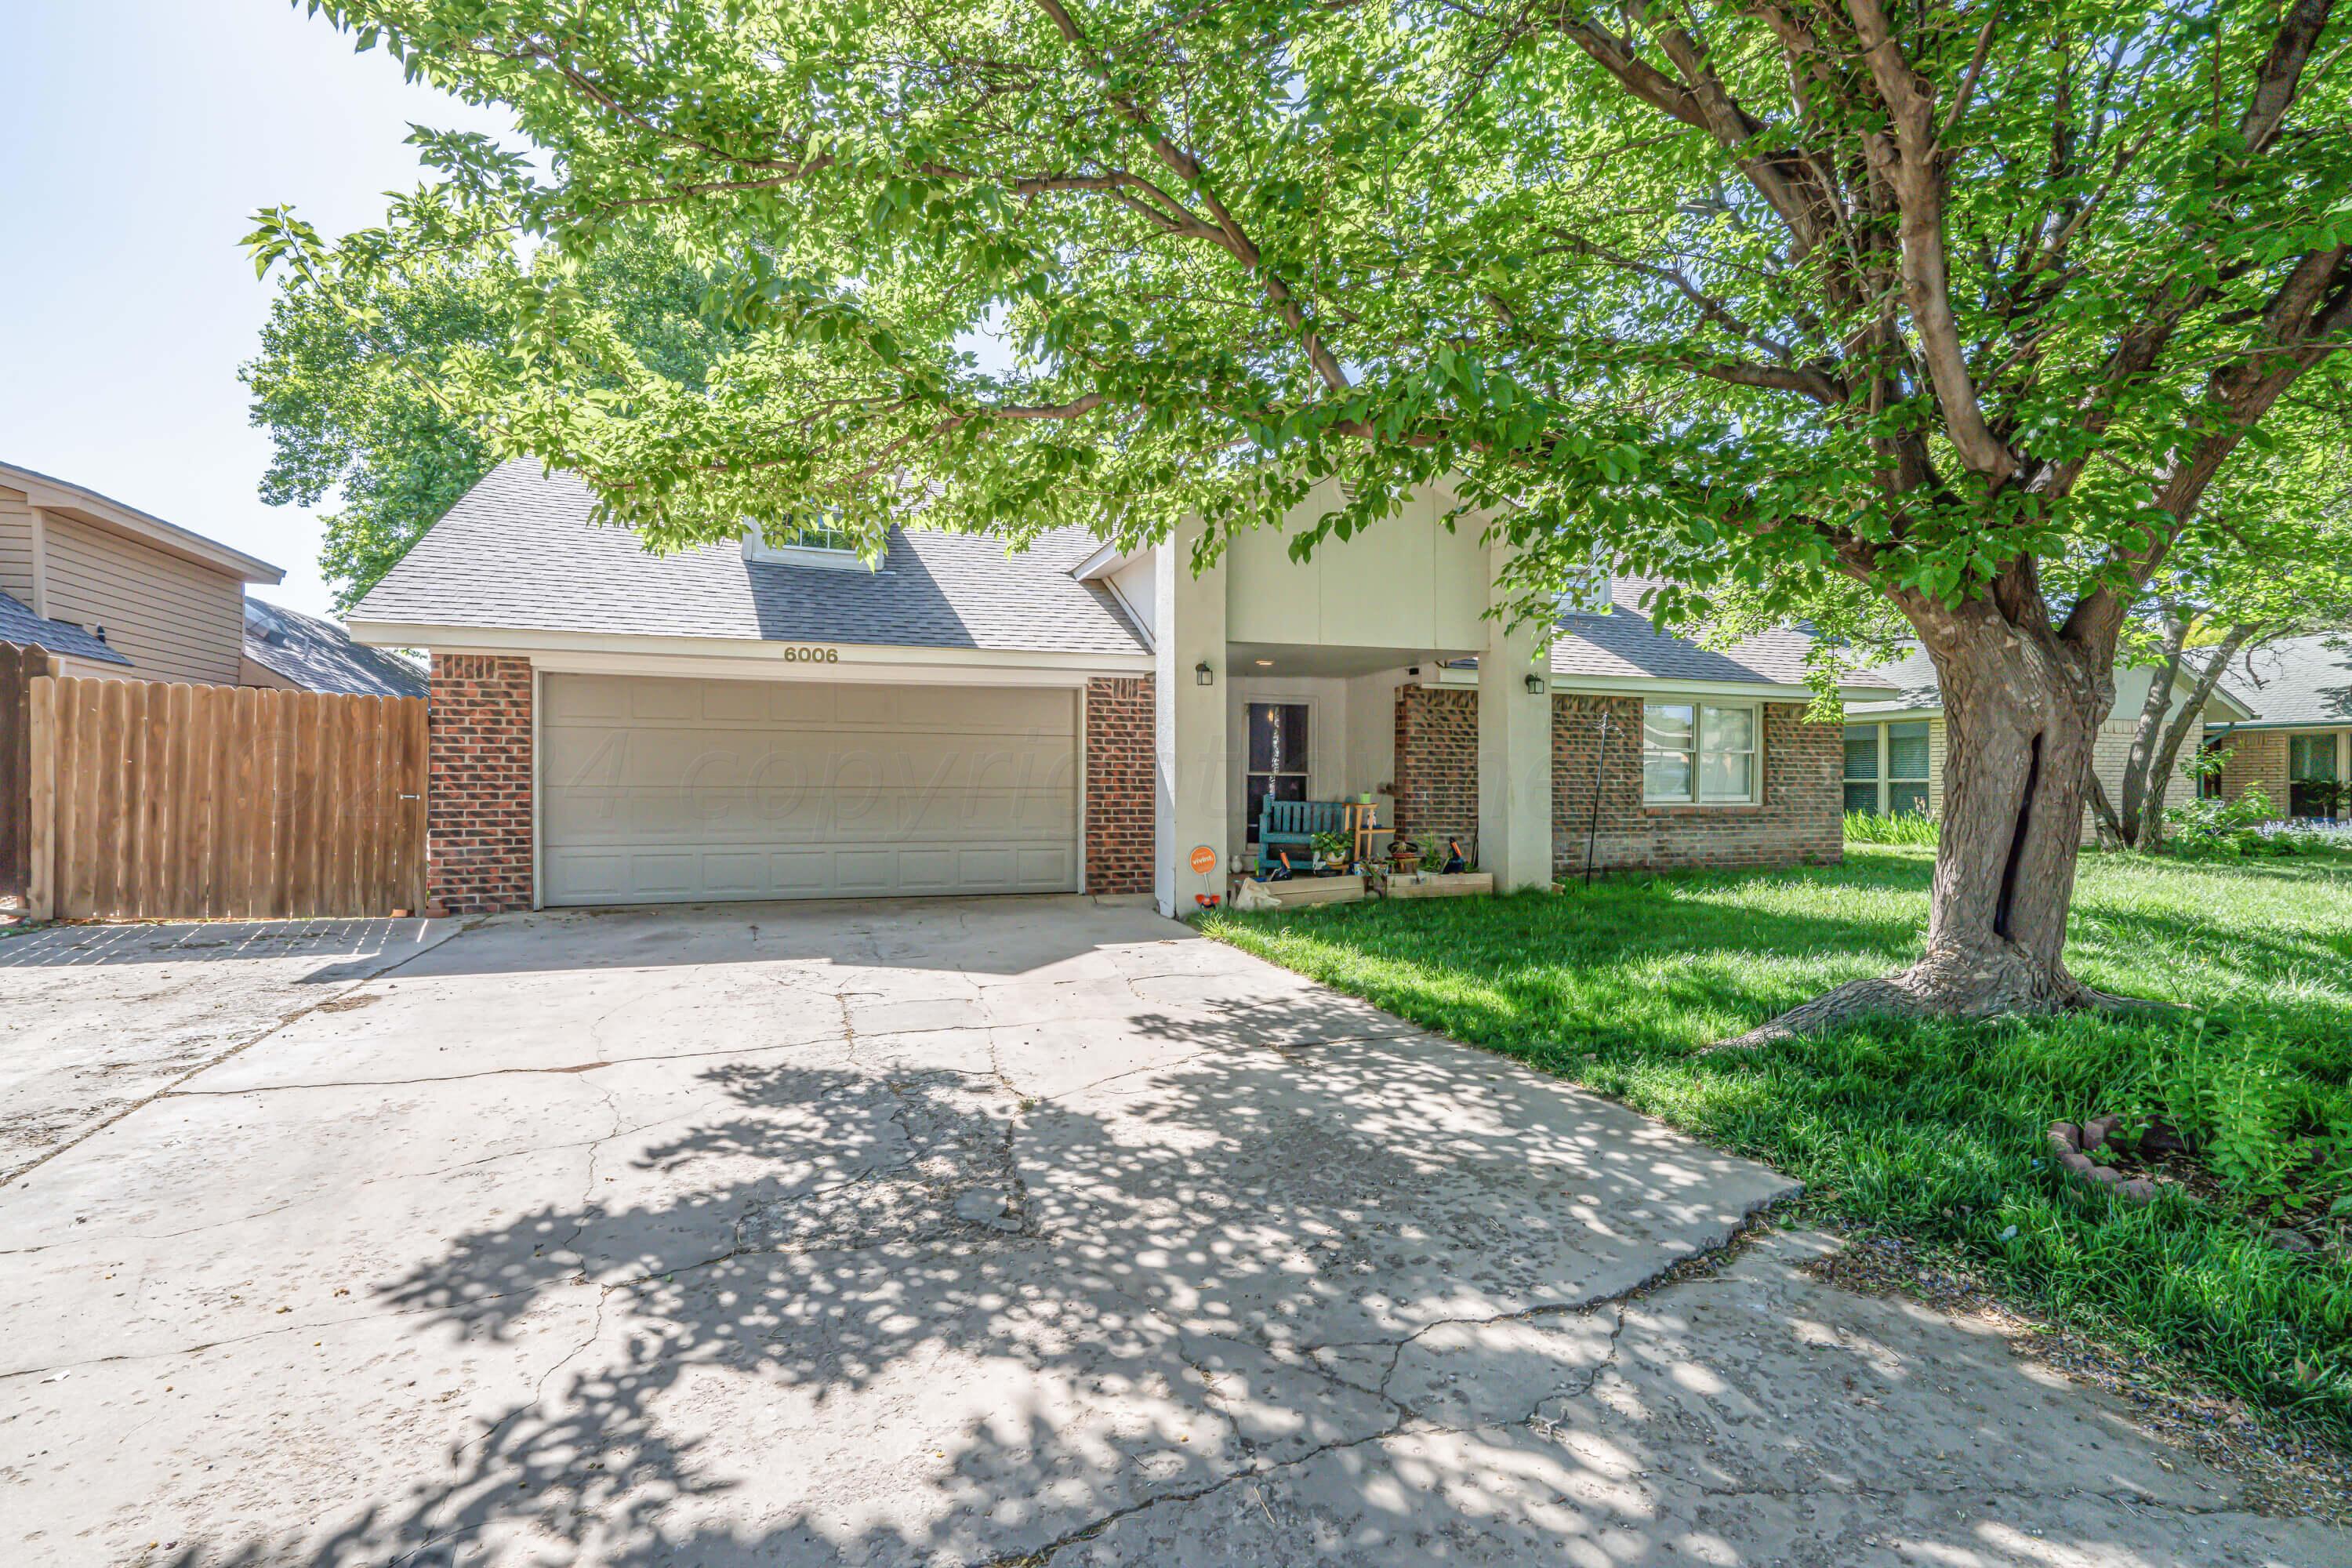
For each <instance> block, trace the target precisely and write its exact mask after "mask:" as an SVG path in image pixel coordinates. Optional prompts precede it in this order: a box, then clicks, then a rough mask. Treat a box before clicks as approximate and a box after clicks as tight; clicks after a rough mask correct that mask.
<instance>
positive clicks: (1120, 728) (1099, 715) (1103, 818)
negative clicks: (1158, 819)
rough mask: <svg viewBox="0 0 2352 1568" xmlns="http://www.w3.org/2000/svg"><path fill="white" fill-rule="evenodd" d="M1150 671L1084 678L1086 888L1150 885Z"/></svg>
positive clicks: (1146, 888) (1141, 889) (1144, 888)
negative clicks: (1133, 676)
mask: <svg viewBox="0 0 2352 1568" xmlns="http://www.w3.org/2000/svg"><path fill="white" fill-rule="evenodd" d="M1153 712H1154V709H1153V702H1152V690H1151V678H1150V676H1145V677H1143V678H1141V679H1126V678H1121V677H1113V676H1095V677H1093V678H1091V679H1088V680H1087V734H1086V745H1087V892H1089V893H1148V892H1150V891H1151V855H1152V826H1153V822H1152V819H1153V811H1152V795H1153V788H1152V774H1151V748H1152V725H1153Z"/></svg>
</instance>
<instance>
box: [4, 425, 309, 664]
mask: <svg viewBox="0 0 2352 1568" xmlns="http://www.w3.org/2000/svg"><path fill="white" fill-rule="evenodd" d="M284 576H285V573H283V572H281V571H279V570H278V568H277V567H275V566H272V565H270V564H269V563H268V562H266V561H258V560H256V559H255V558H254V557H252V556H250V555H247V554H245V553H244V552H241V551H236V550H232V549H230V548H229V547H228V546H226V545H225V544H221V543H218V542H215V541H213V540H210V539H206V538H205V537H204V535H202V534H200V533H193V532H190V531H188V530H186V529H184V528H181V527H179V526H178V525H177V524H175V523H169V522H165V521H163V519H161V518H159V517H152V516H150V515H149V514H147V513H146V512H143V511H140V510H137V509H136V508H133V507H128V506H125V505H123V504H122V503H121V501H118V500H111V499H110V498H108V497H106V496H103V495H100V494H99V493H98V492H97V491H96V490H92V489H87V488H85V487H83V486H80V485H77V484H73V483H70V482H68V481H67V480H63V479H52V478H50V477H49V476H47V475H46V474H40V473H36V472H34V471H33V470H32V469H30V468H18V467H16V466H15V465H12V464H8V463H0V594H5V595H8V597H10V598H11V599H13V600H15V601H16V604H17V605H21V606H22V607H23V609H24V610H25V611H26V612H29V614H30V615H31V616H33V617H34V618H36V619H37V620H40V621H43V622H47V623H51V624H52V625H54V626H58V627H63V628H70V629H71V630H72V631H74V632H79V633H80V634H83V635H84V636H86V637H89V638H93V639H95V640H96V642H98V643H100V644H102V645H103V646H104V647H105V648H106V649H108V650H110V651H111V652H112V653H113V654H114V655H115V656H116V658H112V659H105V658H99V657H96V656H89V649H88V647H87V645H82V644H77V645H76V646H77V647H78V648H79V653H77V652H74V651H68V649H67V648H65V647H53V648H52V649H51V651H52V652H54V653H58V654H59V656H60V657H61V658H62V659H63V662H64V665H65V668H67V670H68V673H71V674H82V675H119V676H128V677H132V678H135V679H145V680H175V681H184V682H187V683H189V684H192V685H200V686H235V685H236V684H238V682H239V676H240V673H241V670H242V668H243V663H244V659H245V586H246V584H248V583H276V582H278V581H279V580H281V579H282V578H283V577H284ZM56 640H57V641H58V642H59V643H68V642H72V641H73V640H74V639H72V638H70V637H66V636H64V635H63V634H59V635H58V637H57V638H56ZM85 656H88V657H85Z"/></svg>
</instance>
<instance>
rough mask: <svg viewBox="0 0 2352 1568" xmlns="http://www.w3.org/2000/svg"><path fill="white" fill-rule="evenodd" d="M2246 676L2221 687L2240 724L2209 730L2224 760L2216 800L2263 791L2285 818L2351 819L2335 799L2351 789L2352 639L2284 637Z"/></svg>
mask: <svg viewBox="0 0 2352 1568" xmlns="http://www.w3.org/2000/svg"><path fill="white" fill-rule="evenodd" d="M2241 668H2242V671H2243V673H2242V674H2241V673H2240V672H2239V670H2237V669H2233V670H2232V671H2231V673H2230V674H2229V675H2228V676H2225V677H2224V678H2223V679H2224V681H2225V682H2226V684H2227V685H2228V686H2229V689H2230V692H2231V696H2232V697H2233V698H2235V699H2236V700H2237V701H2238V703H2239V704H2240V705H2241V706H2242V708H2243V710H2244V714H2243V717H2242V718H2238V719H2235V720H2233V721H2231V722H2227V723H2219V724H2208V725H2207V726H2206V738H2205V744H2206V746H2207V748H2208V749H2209V750H2211V751H2215V752H2221V753H2222V755H2223V756H2224V758H2225V759H2226V760H2225V761H2224V762H2223V763H2222V765H2221V774H2220V776H2219V778H2218V779H2217V780H2215V781H2214V782H2213V783H2212V784H2211V785H2210V789H2211V792H2212V793H2215V794H2219V795H2225V796H2227V797H2228V798H2229V799H2231V800H2236V799H2238V798H2239V797H2240V796H2242V795H2244V794H2245V793H2246V792H2247V791H2248V790H2249V789H2254V788H2259V789H2260V790H2261V791H2262V792H2263V796H2264V798H2266V799H2268V800H2269V801H2270V803H2271V805H2272V806H2273V808H2274V809H2275V810H2276V811H2277V812H2278V814H2279V815H2280V816H2292V817H2332V818H2336V819H2338V820H2340V819H2342V818H2344V817H2346V816H2352V803H2347V801H2346V800H2344V799H2343V798H2342V797H2341V796H2340V795H2339V794H2338V791H2339V790H2340V788H2341V786H2343V785H2344V784H2347V782H2352V631H2343V632H2324V633H2321V634H2319V635H2317V636H2314V637H2287V638H2284V639H2283V640H2281V641H2279V642H2276V643H2273V644H2271V645H2270V646H2268V647H2261V648H2257V649H2255V650H2254V651H2253V653H2252V654H2250V655H2248V656H2247V658H2246V660H2245V662H2244V664H2243V666H2242V667H2241Z"/></svg>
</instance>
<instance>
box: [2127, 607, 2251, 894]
mask: <svg viewBox="0 0 2352 1568" xmlns="http://www.w3.org/2000/svg"><path fill="white" fill-rule="evenodd" d="M2260 630H2261V628H2260V627H2258V626H2231V628H2230V630H2229V634H2228V635H2227V636H2225V637H2222V639H2221V645H2220V646H2219V647H2216V648H2214V649H2213V651H2212V654H2211V656H2210V657H2209V658H2207V659H2206V661H2205V664H2204V667H2203V668H2200V670H2199V671H2198V672H2197V679H2196V682H2195V684H2194V685H2192V686H2191V687H2190V688H2189V700H2187V701H2185V702H2183V703H2181V704H2180V706H2179V710H2178V711H2177V712H2175V713H2174V714H2173V715H2172V720H2171V721H2170V722H2169V723H2168V724H2167V725H2166V726H2165V729H2164V738H2163V739H2162V740H2161V741H2159V742H2157V748H2156V755H2155V757H2154V758H2152V759H2151V760H2150V761H2149V763H2148V779H2147V790H2146V793H2145V795H2143V796H2142V798H2143V799H2144V800H2145V802H2146V803H2147V804H2146V805H2143V806H2142V807H2141V812H2140V816H2141V822H2140V834H2139V838H2138V841H2137V842H2138V847H2140V848H2142V849H2149V850H2154V849H2161V848H2163V847H2164V796H2165V792H2166V791H2167V790H2168V789H2170V788H2171V787H2172V774H2173V771H2174V770H2175V769H2176V768H2178V767H2179V765H2180V752H2181V748H2183V747H2184V746H2186V745H2188V743H2189V726H2190V725H2191V724H2194V723H2195V722H2196V721H2197V716H2198V715H2199V714H2200V713H2202V712H2203V711H2204V710H2205V704H2206V703H2208V702H2210V701H2211V700H2213V690H2214V688H2216V687H2218V686H2220V685H2221V672H2222V671H2223V670H2225V669H2227V668H2229V667H2230V661H2231V659H2233V658H2237V657H2238V654H2239V651H2240V650H2241V649H2242V648H2243V647H2245V646H2246V645H2247V644H2248V643H2249V642H2250V641H2252V639H2253V638H2254V637H2255V636H2256V635H2257V633H2258V632H2259V631H2260Z"/></svg>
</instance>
